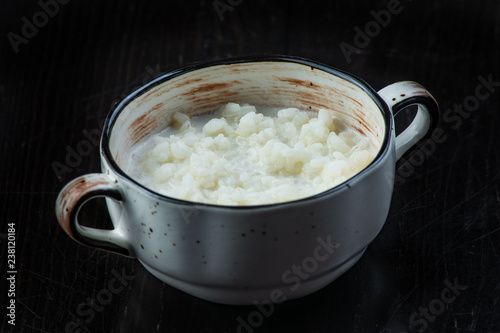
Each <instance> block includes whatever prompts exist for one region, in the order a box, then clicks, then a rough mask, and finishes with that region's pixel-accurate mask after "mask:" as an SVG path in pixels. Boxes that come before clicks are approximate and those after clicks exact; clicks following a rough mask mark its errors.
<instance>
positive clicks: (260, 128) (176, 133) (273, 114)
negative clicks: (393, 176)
mask: <svg viewBox="0 0 500 333" xmlns="http://www.w3.org/2000/svg"><path fill="white" fill-rule="evenodd" d="M376 153H377V151H376V149H375V147H374V145H373V144H372V143H371V142H370V140H369V139H368V138H367V137H366V136H365V135H363V134H361V133H360V132H359V131H357V130H356V129H355V128H354V127H352V126H349V125H348V124H347V122H346V121H344V120H342V119H340V118H338V116H336V115H335V113H333V112H331V111H328V110H319V111H318V112H313V111H301V110H299V109H296V108H285V109H279V108H269V107H262V108H260V107H255V106H252V105H246V104H242V105H239V104H236V103H229V104H227V105H225V106H224V107H222V108H221V109H220V110H219V111H217V112H216V113H214V114H210V115H203V116H197V117H189V116H187V115H185V114H181V113H176V114H175V115H174V117H173V122H172V124H171V125H170V126H169V127H168V128H167V129H165V130H164V131H163V132H161V133H159V134H156V135H153V136H151V137H150V138H149V139H147V140H145V141H144V143H143V144H142V145H140V146H139V147H137V148H136V150H135V151H134V152H133V153H132V154H131V156H130V161H129V163H127V165H128V167H129V170H126V171H127V172H128V173H129V174H131V175H132V177H133V178H135V179H136V180H137V181H139V182H141V183H142V184H143V185H145V186H146V187H148V188H150V189H151V190H153V191H155V192H158V193H160V194H163V195H166V196H169V197H173V198H177V199H183V200H188V201H192V202H200V203H209V204H218V205H245V206H246V205H262V204H271V203H278V202H286V201H292V200H297V199H300V198H304V197H308V196H312V195H315V194H318V193H321V192H323V191H326V190H328V189H330V188H332V187H334V186H336V185H338V184H341V183H342V182H344V181H346V180H347V179H349V178H350V177H352V176H353V175H355V174H357V173H358V172H360V171H361V170H362V169H364V168H365V167H366V166H367V165H368V164H370V162H371V161H372V160H373V159H374V157H375V155H376Z"/></svg>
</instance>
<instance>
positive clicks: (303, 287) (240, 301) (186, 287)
mask: <svg viewBox="0 0 500 333" xmlns="http://www.w3.org/2000/svg"><path fill="white" fill-rule="evenodd" d="M365 250H366V248H365V249H363V250H362V251H361V252H359V253H358V254H355V255H354V256H352V257H351V258H350V259H348V260H346V261H345V262H344V263H342V264H340V265H338V266H336V267H334V268H333V269H331V270H329V271H328V272H325V273H323V274H322V275H319V276H314V277H311V278H309V279H307V280H303V281H301V283H300V286H299V287H298V288H297V289H296V290H292V289H291V288H290V285H289V284H288V285H287V284H283V285H281V286H274V287H263V288H261V289H251V290H249V289H243V288H241V289H239V288H235V287H233V288H231V287H222V286H209V285H203V284H194V283H188V282H185V281H182V280H179V279H176V278H173V277H171V276H169V275H166V274H164V273H162V272H159V271H158V270H156V269H154V268H152V267H150V266H148V265H147V264H145V263H144V262H142V261H141V263H142V265H143V266H144V267H145V268H146V269H147V270H148V271H149V272H150V273H151V274H153V275H154V276H156V277H157V278H158V279H160V280H161V281H163V282H164V283H166V284H168V285H170V286H172V287H174V288H177V289H179V290H181V291H184V292H186V293H188V294H190V295H193V296H195V297H198V298H201V299H204V300H206V301H210V302H214V303H220V304H228V305H252V304H254V302H256V301H257V302H259V303H261V302H262V301H264V300H268V301H269V300H270V295H271V292H273V291H274V292H276V291H275V290H276V289H278V290H280V291H281V292H282V295H283V296H281V297H280V299H286V300H290V299H295V298H300V297H304V296H307V295H309V294H312V293H314V292H315V291H318V290H320V289H321V288H323V287H325V286H327V285H328V284H330V283H331V282H333V281H334V280H335V279H337V278H338V277H339V276H340V275H342V274H344V273H345V272H346V271H347V270H348V269H349V268H351V267H352V266H353V265H354V264H356V262H357V261H358V260H359V258H361V256H362V255H363V253H364V252H365ZM139 261H140V260H139Z"/></svg>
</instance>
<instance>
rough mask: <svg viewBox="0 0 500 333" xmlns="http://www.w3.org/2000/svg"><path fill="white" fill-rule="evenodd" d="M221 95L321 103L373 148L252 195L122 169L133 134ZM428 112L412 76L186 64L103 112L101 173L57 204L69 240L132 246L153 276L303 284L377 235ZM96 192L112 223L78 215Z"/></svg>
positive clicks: (266, 291)
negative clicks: (408, 119) (332, 182)
mask: <svg viewBox="0 0 500 333" xmlns="http://www.w3.org/2000/svg"><path fill="white" fill-rule="evenodd" d="M228 102H237V103H250V104H253V105H266V106H287V107H298V108H301V109H305V110H316V111H317V110H318V109H319V108H326V109H330V110H332V111H335V112H338V113H339V114H342V115H344V116H346V117H348V119H349V122H350V124H351V125H352V126H354V127H355V128H357V129H358V131H360V132H362V133H364V134H366V135H367V136H368V137H369V138H370V140H371V141H372V142H373V143H374V144H375V145H376V146H377V147H379V148H380V149H379V153H378V155H377V157H376V158H375V160H374V161H373V162H372V163H371V164H370V165H369V166H368V167H367V168H366V169H364V170H363V171H361V172H360V173H359V174H357V175H356V176H354V177H353V178H351V179H349V180H347V181H346V182H344V183H343V184H341V185H339V186H336V187H334V188H332V189H330V190H328V191H326V192H323V193H320V194H318V195H315V196H312V197H308V198H304V199H301V200H296V201H293V202H287V203H279V204H269V205H261V206H246V207H232V206H217V205H208V204H195V203H192V202H187V201H182V200H177V199H173V198H169V197H166V196H163V195H160V194H157V193H155V192H153V191H151V190H148V189H147V188H145V187H143V186H142V185H141V184H139V183H137V182H136V181H135V180H133V179H132V178H130V177H129V176H128V175H127V174H126V173H124V172H123V171H122V168H121V163H123V161H125V160H126V159H125V158H124V157H125V156H127V154H129V153H130V151H131V149H132V148H133V147H134V145H136V144H137V143H138V142H140V141H141V140H143V139H145V138H147V137H148V136H150V135H153V134H155V133H158V132H160V131H161V130H163V129H164V128H165V127H166V126H168V125H169V123H170V121H171V118H172V115H173V113H174V112H176V111H180V112H184V113H186V114H192V115H194V113H193V112H196V114H201V113H207V112H213V111H215V110H216V109H217V108H218V107H219V106H221V105H223V104H225V103H228ZM410 104H418V105H419V111H418V113H417V116H416V117H415V119H414V120H413V122H412V123H411V124H410V126H409V127H408V128H407V129H406V130H405V131H404V132H403V133H401V134H400V135H398V137H397V138H396V137H395V131H394V126H393V113H397V112H398V111H400V110H401V109H402V108H404V107H406V106H408V105H410ZM391 111H392V112H391ZM437 119H438V106H437V104H436V102H435V101H434V99H433V98H432V96H431V95H430V94H429V93H428V92H427V91H426V90H425V88H423V87H422V86H420V85H419V84H417V83H414V82H408V81H405V82H399V83H395V84H393V85H390V86H388V87H386V88H384V89H382V90H381V91H380V92H379V93H377V92H376V91H374V90H373V89H372V88H370V87H369V86H368V85H367V84H366V83H364V82H363V81H361V80H360V79H358V78H355V77H353V76H351V75H349V74H347V73H344V72H342V71H339V70H336V69H333V68H331V67H328V66H325V65H322V64H319V63H316V62H313V61H309V60H305V59H300V58H293V57H283V56H257V57H249V58H248V57H247V58H237V59H229V60H223V61H217V62H211V63H200V64H195V65H191V66H188V67H184V68H181V69H178V70H175V71H172V72H170V73H168V74H166V75H164V76H162V77H159V78H158V79H156V80H154V81H152V82H150V83H149V84H147V85H146V86H144V87H143V88H141V89H139V90H137V91H136V92H134V93H132V94H131V95H130V96H128V97H127V98H126V99H125V100H124V101H123V102H121V103H120V104H119V105H118V106H117V107H116V109H115V110H113V111H112V112H111V113H110V115H109V116H108V119H107V121H106V124H105V130H104V133H103V137H102V140H101V161H102V173H100V174H89V175H84V176H81V177H79V178H77V179H75V180H73V181H71V182H70V183H69V184H68V185H66V186H65V187H64V188H63V189H62V190H61V193H60V194H59V197H58V199H57V202H56V215H57V218H58V221H59V223H60V225H61V226H62V228H63V229H64V230H65V231H66V232H67V233H68V235H69V236H71V237H72V238H73V239H74V240H76V241H77V242H80V243H82V244H84V245H87V246H92V247H96V248H100V249H105V250H109V251H113V252H117V253H120V254H123V255H126V256H129V257H134V258H138V259H139V260H140V261H141V263H142V264H143V265H144V267H146V269H148V270H149V271H150V272H151V273H152V274H154V275H155V276H157V277H158V278H159V279H161V280H162V281H164V282H166V283H168V284H170V285H172V286H174V287H176V288H178V289H180V290H183V291H185V292H187V293H190V294H192V295H194V296H197V297H200V298H203V299H206V300H209V301H213V302H218V303H225V304H252V302H253V301H263V300H271V301H276V302H277V301H278V300H280V301H282V300H284V299H293V298H297V297H301V296H305V295H308V294H310V293H312V292H314V291H317V290H319V289H320V288H322V287H324V286H325V285H327V284H329V283H330V282H332V281H333V280H334V279H336V278H337V277H338V276H339V275H341V274H342V273H344V272H345V271H346V270H347V269H349V268H350V267H351V266H352V265H354V264H355V263H356V261H357V260H358V259H359V258H360V256H361V255H362V254H363V252H364V251H365V249H366V247H367V246H368V245H369V244H370V242H371V241H373V239H374V238H375V237H376V236H377V234H378V233H379V231H380V230H381V228H382V226H383V225H384V222H385V220H386V218H387V214H388V211H389V206H390V202H391V196H392V188H393V179H394V169H395V163H396V160H397V158H399V157H400V156H401V155H403V153H405V152H406V151H407V150H408V149H409V148H410V147H412V146H414V145H415V143H416V142H417V141H419V140H421V139H422V138H425V137H426V135H429V134H430V132H431V131H432V128H433V127H435V121H436V120H437ZM98 196H105V197H106V201H107V204H108V209H109V213H110V216H111V219H112V221H113V225H114V229H113V230H99V229H95V228H89V227H84V226H82V225H80V224H79V223H78V211H79V210H80V208H81V207H82V205H84V204H85V202H87V201H88V200H89V199H92V198H95V197H98Z"/></svg>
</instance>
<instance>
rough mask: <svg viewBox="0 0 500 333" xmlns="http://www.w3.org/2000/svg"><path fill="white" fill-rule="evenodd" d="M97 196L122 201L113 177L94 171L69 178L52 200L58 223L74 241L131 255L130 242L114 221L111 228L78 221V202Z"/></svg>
mask: <svg viewBox="0 0 500 333" xmlns="http://www.w3.org/2000/svg"><path fill="white" fill-rule="evenodd" d="M97 197H106V198H111V199H114V200H116V201H119V202H122V201H123V197H122V194H121V192H120V190H119V188H118V186H117V184H116V181H115V180H114V179H112V178H111V177H109V176H108V175H105V174H102V173H94V174H88V175H84V176H80V177H78V178H76V179H73V180H72V181H71V182H69V183H68V184H67V185H66V186H65V187H64V188H63V189H62V190H61V192H60V193H59V196H58V197H57V200H56V216H57V220H58V221H59V224H60V225H61V227H62V228H63V229H64V231H65V232H66V233H67V234H68V235H69V236H70V237H71V238H73V239H74V240H75V241H77V242H78V243H81V244H84V245H87V246H90V247H95V248H99V249H104V250H108V251H112V252H116V253H119V254H122V255H126V256H132V255H131V251H132V246H131V245H130V242H129V241H128V239H127V238H126V236H125V235H124V234H123V233H122V232H120V231H119V229H117V228H116V225H115V228H114V229H112V230H105V229H96V228H90V227H86V226H82V225H81V224H79V223H78V213H79V211H80V209H81V208H82V206H83V205H84V204H85V203H86V202H87V201H89V200H91V199H94V198H97ZM113 224H114V222H113Z"/></svg>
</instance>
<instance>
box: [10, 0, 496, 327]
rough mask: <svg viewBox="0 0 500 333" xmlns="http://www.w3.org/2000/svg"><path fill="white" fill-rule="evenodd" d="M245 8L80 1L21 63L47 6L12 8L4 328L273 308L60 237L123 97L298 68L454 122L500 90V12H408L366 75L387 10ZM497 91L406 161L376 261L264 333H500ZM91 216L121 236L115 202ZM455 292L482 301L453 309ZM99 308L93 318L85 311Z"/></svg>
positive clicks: (286, 312)
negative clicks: (180, 286)
mask: <svg viewBox="0 0 500 333" xmlns="http://www.w3.org/2000/svg"><path fill="white" fill-rule="evenodd" d="M61 1H62V0H61ZM222 2H223V3H228V2H229V1H228V0H222ZM41 3H42V4H43V3H45V0H42V1H41ZM232 3H233V4H234V6H232V11H229V10H228V11H225V12H224V13H223V20H221V18H220V17H219V15H218V13H217V11H216V9H215V8H214V2H213V1H180V0H179V1H128V2H127V1H119V0H110V1H82V0H72V1H69V2H68V3H66V4H60V5H59V6H58V7H59V8H57V10H54V9H53V13H52V14H53V17H50V18H48V19H47V20H46V22H44V21H43V15H42V16H40V15H38V16H37V18H38V19H39V20H41V21H38V22H39V23H40V25H41V26H40V27H39V28H37V29H38V31H37V32H36V34H35V33H34V32H33V31H31V33H33V34H34V36H32V37H30V38H27V39H26V43H21V44H19V45H18V52H17V53H16V52H15V50H14V47H13V46H12V44H11V42H10V41H9V37H8V36H11V37H12V34H11V35H8V34H9V33H14V34H16V35H19V36H22V29H23V25H24V24H25V22H24V21H23V17H25V18H26V19H27V20H28V21H29V22H33V15H35V16H36V15H37V13H38V12H39V11H41V10H42V6H41V4H40V3H38V2H37V1H15V2H14V1H2V2H1V3H0V28H1V30H0V116H1V117H0V158H1V160H0V161H1V163H0V212H1V219H0V223H1V224H0V258H1V260H0V264H1V266H0V269H1V273H0V277H1V282H0V287H1V288H2V289H1V290H0V299H1V310H0V313H1V314H2V317H1V318H0V322H2V328H1V331H2V332H24V331H25V332H64V331H65V328H66V327H67V324H68V323H70V324H69V326H71V325H73V323H74V325H75V326H78V329H80V331H81V332H236V331H237V327H238V322H237V318H238V317H242V318H244V319H245V320H247V317H248V315H249V314H250V313H251V312H253V311H256V308H255V307H253V306H248V307H241V306H224V305H217V304H213V303H209V302H205V301H202V300H199V299H196V298H194V297H192V296H189V295H187V294H184V293H183V292H180V291H178V290H176V289H173V288H171V287H170V286H168V285H165V284H163V283H161V282H160V281H159V280H157V279H156V278H154V277H153V276H152V275H150V274H149V273H147V272H146V271H145V269H144V268H143V267H142V266H141V265H140V263H139V262H138V261H137V260H134V259H128V258H125V257H121V256H118V255H114V254H110V253H107V252H103V251H96V250H93V249H91V248H87V247H84V246H81V245H78V244H77V243H75V242H74V241H72V240H71V239H70V238H69V237H68V236H67V235H66V234H65V233H64V232H63V230H62V229H61V228H60V227H59V225H58V223H57V220H56V218H55V214H54V203H55V199H56V196H57V194H58V192H59V191H60V189H61V188H62V186H63V185H64V184H65V183H66V182H68V181H70V180H71V179H73V178H75V177H77V176H78V175H82V174H85V173H90V172H99V170H100V165H99V152H98V149H97V147H96V146H94V145H92V146H91V149H90V151H86V153H85V156H83V157H81V159H76V160H73V163H72V164H73V166H74V167H71V168H69V170H68V169H66V170H64V171H62V172H61V171H60V172H59V177H58V176H57V175H56V172H55V170H54V165H55V164H54V163H60V164H61V165H66V164H67V162H65V159H66V156H67V154H68V151H69V150H72V149H73V150H76V149H77V148H78V147H80V148H82V147H83V146H82V145H84V144H82V142H83V141H85V140H86V137H85V136H84V134H83V131H84V130H86V131H88V132H90V131H94V132H95V131H99V129H100V126H101V123H102V120H103V119H104V118H105V116H106V114H107V113H108V111H109V110H110V109H111V108H112V106H113V104H114V103H116V101H118V100H120V99H121V98H123V97H125V96H126V94H127V93H130V92H131V91H133V90H134V88H136V87H138V86H140V85H142V84H143V83H145V82H148V81H150V80H151V79H153V78H154V77H156V76H158V75H159V74H160V73H163V72H168V71H169V70H171V69H173V68H175V67H177V66H180V65H185V64H190V63H192V62H196V61H203V60H209V59H219V58H225V57H231V56H239V55H249V54H261V53H273V54H274V53H279V54H287V55H295V56H302V57H306V58H310V59H312V60H316V61H320V62H323V63H325V64H327V65H330V66H333V67H336V68H339V69H343V70H346V71H348V72H350V73H352V74H354V75H356V76H359V77H361V78H363V79H364V80H366V81H367V82H368V83H369V84H370V85H371V86H372V87H374V88H375V89H377V90H378V89H381V88H383V87H384V86H386V85H388V84H391V83H393V82H396V81H400V80H414V81H417V82H419V83H421V84H423V85H424V86H426V88H427V89H428V90H429V91H430V92H431V93H432V94H433V95H434V96H435V97H436V99H437V100H438V102H439V104H440V105H441V108H442V112H446V111H447V110H451V109H453V107H454V104H456V105H457V106H460V105H463V104H464V103H468V102H470V103H473V101H474V98H475V97H474V96H475V94H476V88H477V87H478V86H479V85H480V84H481V83H480V81H479V79H478V77H479V76H482V77H484V78H486V79H487V78H488V77H489V76H490V78H491V80H492V81H494V82H500V68H499V64H500V3H499V2H498V1H493V0H492V1H487V0H485V1H477V0H468V1H457V0H455V1H444V0H436V1H423V0H420V1H410V0H402V1H401V3H400V7H402V8H403V9H402V11H401V12H400V13H399V14H395V15H392V17H391V22H390V23H389V24H388V25H387V26H386V27H383V28H381V29H380V32H379V33H378V34H376V35H375V36H374V37H373V38H371V40H370V42H369V44H368V45H364V46H363V47H360V48H359V50H358V51H357V52H356V53H353V54H352V55H351V57H350V58H351V59H350V62H349V61H347V59H346V57H345V56H344V54H343V53H342V51H341V48H340V46H339V45H340V44H341V43H342V42H345V43H348V44H350V45H352V46H355V44H354V39H355V35H356V32H355V30H354V28H355V27H359V28H360V29H361V30H364V28H365V25H366V24H367V23H369V22H370V21H373V16H372V14H371V11H372V10H373V11H375V12H379V11H381V10H385V9H387V6H388V4H387V2H386V1H362V2H360V1H346V0H342V1H316V0H308V1H294V2H292V1H264V0H260V1H251V0H244V1H235V0H233V1H232ZM28 32H29V31H28ZM482 89H483V88H482ZM491 89H492V90H494V91H492V92H491V93H490V95H489V96H488V98H486V99H484V100H482V101H480V103H479V105H473V106H472V107H469V109H472V111H471V112H467V113H465V115H464V116H459V117H458V119H459V120H460V124H459V123H458V120H456V121H449V120H448V121H441V123H440V124H439V127H440V129H442V130H443V131H444V133H445V135H446V140H445V141H444V142H442V143H438V144H436V145H435V146H434V147H430V146H428V147H427V148H429V149H430V148H432V149H431V150H430V152H429V153H427V154H425V160H424V161H408V162H406V163H403V164H401V166H400V168H399V169H398V171H397V178H396V185H395V189H394V196H393V201H392V206H391V210H390V213H389V218H388V220H387V222H386V224H385V227H384V228H383V230H382V231H381V233H380V234H379V236H378V237H377V238H376V240H375V241H374V242H373V243H372V244H371V245H370V247H369V248H368V250H367V252H366V253H365V255H364V256H363V257H362V258H361V260H360V261H359V262H358V264H356V265H355V266H354V267H353V268H352V269H351V270H349V271H348V272H347V273H346V274H345V275H343V276H342V277H340V278H339V279H338V280H336V281H335V282H333V283H332V284H331V285H329V286H328V287H326V288H324V289H323V290H321V291H319V292H317V293H315V294H313V295H311V296H308V297H305V298H302V299H299V300H295V301H289V302H287V303H285V304H283V305H279V306H276V308H275V309H274V312H273V314H272V315H271V316H269V318H265V320H264V322H263V323H262V325H260V326H259V327H255V328H253V329H252V330H253V331H254V332H386V333H393V332H397V333H399V332H403V331H407V332H415V331H417V330H419V329H421V330H423V329H425V332H500V257H499V255H500V222H499V220H500V187H499V176H500V164H499V157H500V155H499V146H498V144H499V140H498V138H499V135H498V130H499V127H500V121H499V117H498V109H499V101H500V86H498V85H497V86H496V87H492V88H491ZM481 92H482V93H484V92H486V90H484V89H483V90H481ZM449 112H452V111H449ZM448 114H449V115H451V113H448ZM455 116H456V114H455ZM87 147H88V145H87ZM68 149H69V150H68ZM83 215H84V216H83V219H84V220H85V221H88V222H87V223H88V224H90V225H94V226H96V225H104V224H107V223H109V221H108V220H107V215H106V210H105V207H104V204H103V202H101V201H99V200H95V201H93V202H91V203H89V204H88V205H87V206H85V208H84V212H83ZM8 223H15V227H16V237H17V241H16V257H17V260H16V269H17V275H16V300H17V305H16V326H15V328H13V327H12V326H10V325H8V324H7V323H6V322H7V320H8V318H7V317H6V316H5V314H4V311H5V307H6V304H7V301H8V299H9V298H8V297H7V291H8V285H7V283H6V276H7V275H6V274H7V271H8V267H7V261H6V257H7V242H6V240H7V224H8ZM113 274H118V275H122V274H125V275H127V276H130V281H129V282H128V285H127V287H126V288H124V289H123V290H122V291H121V292H119V293H117V294H114V295H113V296H112V299H111V300H109V301H108V300H106V304H105V305H104V306H101V305H100V304H98V303H99V301H98V300H97V295H98V294H99V292H100V291H102V290H106V288H108V287H107V286H108V282H109V281H110V279H112V278H113V276H114V275H113ZM445 281H449V282H450V283H451V284H452V285H453V284H459V285H460V286H464V287H462V290H456V294H455V296H456V297H455V299H454V300H453V301H452V302H451V303H450V304H447V305H446V306H445V307H444V308H440V307H439V305H440V304H443V302H441V301H439V300H440V299H441V297H442V296H441V295H442V292H443V290H445V288H447V284H446V282H445ZM465 287H466V289H464V288H465ZM101 294H102V293H101ZM445 295H446V296H449V295H450V294H448V293H446V291H445ZM92 299H94V302H97V303H96V304H95V306H96V307H95V309H96V310H95V311H94V314H93V316H91V315H90V314H89V315H86V316H82V315H79V314H78V311H77V308H78V307H79V306H80V305H81V304H82V303H86V302H92ZM429 307H434V311H435V312H436V313H438V314H437V315H435V316H434V315H432V313H431V312H430V311H429V315H428V317H427V319H425V318H426V317H425V316H424V315H422V314H419V313H420V311H426V308H429ZM97 309H98V310H97ZM413 313H417V314H416V315H413V321H412V319H411V318H412V314H413ZM422 313H423V312H422ZM415 320H421V321H420V322H418V323H415ZM424 323H425V325H424ZM69 326H68V327H69ZM78 329H76V330H75V331H78ZM243 331H244V330H243Z"/></svg>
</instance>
